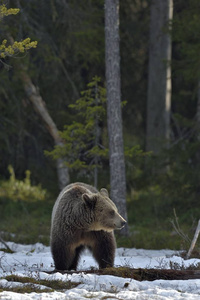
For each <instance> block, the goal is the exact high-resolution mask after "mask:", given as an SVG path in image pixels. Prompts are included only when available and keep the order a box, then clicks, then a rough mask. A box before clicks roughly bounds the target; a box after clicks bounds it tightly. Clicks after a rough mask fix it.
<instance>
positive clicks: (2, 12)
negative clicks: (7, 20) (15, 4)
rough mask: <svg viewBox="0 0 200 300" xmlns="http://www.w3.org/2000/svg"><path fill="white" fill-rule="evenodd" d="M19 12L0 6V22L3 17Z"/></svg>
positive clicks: (16, 9) (3, 5)
mask: <svg viewBox="0 0 200 300" xmlns="http://www.w3.org/2000/svg"><path fill="white" fill-rule="evenodd" d="M18 12H19V8H9V9H8V8H7V7H6V6H5V4H2V5H0V20H1V19H3V17H5V16H9V15H16V14H18Z"/></svg>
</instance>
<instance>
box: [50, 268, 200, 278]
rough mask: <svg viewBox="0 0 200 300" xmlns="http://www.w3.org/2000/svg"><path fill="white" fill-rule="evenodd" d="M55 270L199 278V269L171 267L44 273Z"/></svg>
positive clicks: (120, 275) (131, 276)
mask: <svg viewBox="0 0 200 300" xmlns="http://www.w3.org/2000/svg"><path fill="white" fill-rule="evenodd" d="M56 272H59V273H62V274H74V273H75V274H78V273H84V274H96V275H113V276H118V277H123V278H132V279H135V280H138V281H143V280H147V281H154V280H158V279H163V280H188V279H200V270H173V269H169V270H168V269H142V268H139V269H134V268H130V267H118V268H106V269H99V270H96V269H92V270H84V271H61V270H53V271H46V272H45V273H48V274H54V273H56Z"/></svg>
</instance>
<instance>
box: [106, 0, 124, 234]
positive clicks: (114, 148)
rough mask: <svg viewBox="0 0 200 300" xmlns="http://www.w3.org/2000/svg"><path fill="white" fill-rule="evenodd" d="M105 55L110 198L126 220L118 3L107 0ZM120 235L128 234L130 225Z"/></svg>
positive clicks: (114, 0) (113, 0) (117, 0)
mask: <svg viewBox="0 0 200 300" xmlns="http://www.w3.org/2000/svg"><path fill="white" fill-rule="evenodd" d="M105 52H106V56H105V59H106V88H107V121H108V135H109V163H110V188H111V199H112V200H113V201H114V202H115V204H116V205H117V207H118V209H119V212H120V214H121V215H122V216H123V217H124V218H125V219H126V220H127V209H126V177H125V162H124V147H123V134H122V114H121V79H120V51H119V0H105ZM121 232H122V234H123V235H127V234H128V226H126V227H125V228H124V229H123V230H122V231H121Z"/></svg>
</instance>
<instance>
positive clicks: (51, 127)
mask: <svg viewBox="0 0 200 300" xmlns="http://www.w3.org/2000/svg"><path fill="white" fill-rule="evenodd" d="M20 76H21V79H22V82H23V85H24V90H25V92H26V95H27V97H28V98H29V100H30V101H31V102H32V104H33V106H34V109H35V110H36V112H37V113H38V114H39V115H40V117H41V118H42V120H43V122H44V123H45V125H46V127H47V129H48V131H49V133H50V135H51V136H52V138H53V139H54V142H55V145H63V142H62V139H61V137H60V136H59V133H58V129H57V127H56V125H55V123H54V121H53V120H52V118H51V116H50V115H49V112H48V110H47V108H46V105H45V102H44V101H43V99H42V97H41V95H40V93H39V91H38V89H37V88H36V87H35V85H34V84H33V83H32V81H31V78H30V77H29V75H28V73H27V72H26V71H25V70H24V69H23V67H21V70H20ZM56 166H57V174H58V183H59V188H60V189H62V188H63V187H65V186H66V185H67V184H69V180H70V179H69V172H68V168H67V167H66V165H65V164H64V159H62V158H59V159H57V162H56Z"/></svg>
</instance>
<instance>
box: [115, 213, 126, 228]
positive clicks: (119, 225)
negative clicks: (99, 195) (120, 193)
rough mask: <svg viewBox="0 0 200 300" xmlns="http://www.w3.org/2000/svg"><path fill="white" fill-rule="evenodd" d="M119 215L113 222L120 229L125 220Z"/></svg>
mask: <svg viewBox="0 0 200 300" xmlns="http://www.w3.org/2000/svg"><path fill="white" fill-rule="evenodd" d="M119 217H120V218H119V219H118V220H117V222H116V223H115V226H116V229H122V228H123V227H124V226H125V225H126V223H127V222H126V220H124V218H122V216H120V215H119Z"/></svg>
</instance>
